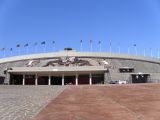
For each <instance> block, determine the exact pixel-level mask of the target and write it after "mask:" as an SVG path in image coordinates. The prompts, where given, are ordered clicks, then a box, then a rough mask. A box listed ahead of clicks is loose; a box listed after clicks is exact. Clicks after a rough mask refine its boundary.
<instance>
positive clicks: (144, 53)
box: [143, 48, 146, 57]
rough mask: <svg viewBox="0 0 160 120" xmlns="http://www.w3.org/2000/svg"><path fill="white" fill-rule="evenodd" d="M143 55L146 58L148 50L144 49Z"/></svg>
mask: <svg viewBox="0 0 160 120" xmlns="http://www.w3.org/2000/svg"><path fill="white" fill-rule="evenodd" d="M143 55H144V57H145V56H146V49H145V48H144V51H143Z"/></svg>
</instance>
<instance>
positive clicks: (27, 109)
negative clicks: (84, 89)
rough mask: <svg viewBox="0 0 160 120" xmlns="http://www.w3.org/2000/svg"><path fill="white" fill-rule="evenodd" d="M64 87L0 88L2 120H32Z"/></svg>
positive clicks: (0, 113) (0, 119)
mask: <svg viewBox="0 0 160 120" xmlns="http://www.w3.org/2000/svg"><path fill="white" fill-rule="evenodd" d="M64 88H65V87H62V86H14V85H13V86H3V85H1V86H0V120H31V119H32V118H33V117H34V116H35V115H36V114H37V113H38V112H39V111H40V110H41V109H42V108H44V107H45V106H46V105H47V104H48V103H49V102H50V101H51V100H53V99H54V98H55V97H57V95H59V94H60V93H61V92H62V91H63V90H64Z"/></svg>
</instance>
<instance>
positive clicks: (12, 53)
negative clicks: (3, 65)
mask: <svg viewBox="0 0 160 120" xmlns="http://www.w3.org/2000/svg"><path fill="white" fill-rule="evenodd" d="M12 50H13V49H12V48H10V56H12V54H13V53H12Z"/></svg>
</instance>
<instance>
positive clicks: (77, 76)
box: [76, 74, 78, 85]
mask: <svg viewBox="0 0 160 120" xmlns="http://www.w3.org/2000/svg"><path fill="white" fill-rule="evenodd" d="M76 85H78V74H76Z"/></svg>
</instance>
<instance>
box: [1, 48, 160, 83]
mask: <svg viewBox="0 0 160 120" xmlns="http://www.w3.org/2000/svg"><path fill="white" fill-rule="evenodd" d="M115 80H125V81H127V83H158V82H160V61H159V59H154V58H148V57H142V56H133V55H126V54H125V55H124V54H113V53H103V52H76V51H74V50H64V51H60V52H52V53H41V54H32V55H23V56H14V57H9V58H3V59H0V83H1V84H9V85H67V84H73V85H81V84H89V85H92V84H108V83H110V82H111V81H115Z"/></svg>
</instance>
